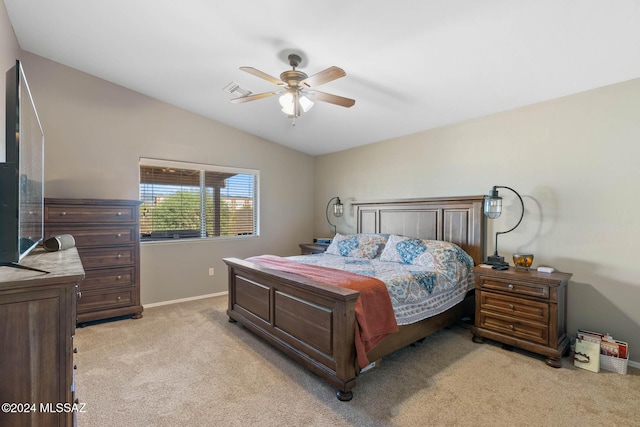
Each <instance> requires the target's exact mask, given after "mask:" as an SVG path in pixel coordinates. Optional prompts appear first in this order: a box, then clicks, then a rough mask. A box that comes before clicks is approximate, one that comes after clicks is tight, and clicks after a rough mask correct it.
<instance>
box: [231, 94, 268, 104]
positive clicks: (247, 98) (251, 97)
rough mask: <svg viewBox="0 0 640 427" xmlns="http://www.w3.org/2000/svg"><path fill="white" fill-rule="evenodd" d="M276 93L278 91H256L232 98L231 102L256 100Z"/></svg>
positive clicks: (239, 102) (238, 102)
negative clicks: (253, 93)
mask: <svg viewBox="0 0 640 427" xmlns="http://www.w3.org/2000/svg"><path fill="white" fill-rule="evenodd" d="M276 93H278V92H264V93H257V94H255V95H249V96H241V97H240V98H233V99H232V100H231V102H232V103H234V104H241V103H243V102H249V101H256V100H258V99H262V98H268V97H270V96H272V95H275V94H276Z"/></svg>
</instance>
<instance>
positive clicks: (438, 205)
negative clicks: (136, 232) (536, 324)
mask: <svg viewBox="0 0 640 427" xmlns="http://www.w3.org/2000/svg"><path fill="white" fill-rule="evenodd" d="M483 197H484V196H468V197H467V196H465V197H439V198H423V199H402V200H383V201H356V202H353V203H352V205H353V207H354V214H355V218H356V233H358V234H383V235H399V236H409V237H413V238H418V239H428V240H439V241H445V242H452V243H455V244H456V245H457V246H459V247H460V248H462V249H463V250H464V252H466V254H468V255H469V256H470V258H471V259H472V260H473V263H475V264H479V263H481V262H482V260H483V258H484V248H485V244H484V236H485V230H484V224H485V221H484V217H483V215H482V202H483ZM293 259H295V257H293ZM224 262H225V263H226V265H227V266H228V273H229V276H228V277H229V307H228V310H227V314H228V316H229V321H230V322H232V323H235V322H238V323H240V324H241V325H243V326H244V327H246V328H247V329H249V330H250V331H252V332H253V333H255V334H256V335H258V336H260V337H262V338H264V339H265V340H266V341H267V342H269V343H270V344H272V345H273V346H275V347H276V348H278V349H279V350H281V351H282V352H284V353H285V354H287V355H288V356H289V357H291V358H292V359H293V360H295V361H297V362H298V363H300V364H301V365H302V366H304V367H305V368H307V369H309V370H310V371H312V372H314V373H315V374H317V375H318V376H320V377H322V378H324V379H325V380H327V381H328V382H329V383H330V384H331V385H332V386H334V387H335V388H336V390H337V392H336V396H337V398H338V399H339V400H342V401H348V400H351V399H352V397H353V388H354V387H355V385H356V378H357V376H358V374H359V373H361V372H362V371H364V369H363V367H362V366H361V363H358V357H359V356H358V355H357V354H356V335H357V334H356V313H355V312H356V309H355V307H356V301H357V300H358V297H359V292H358V291H354V290H351V289H347V288H342V287H338V286H333V285H330V284H326V283H323V282H322V281H319V280H316V279H314V278H310V277H306V276H302V275H300V274H296V273H292V272H289V271H282V270H278V269H274V268H270V267H268V266H265V265H262V264H259V263H256V262H251V261H248V260H241V259H238V258H225V259H224ZM471 289H472V287H471ZM473 307H474V304H473V290H471V291H469V292H468V293H466V295H465V297H464V299H462V301H461V302H460V303H457V304H455V305H454V306H452V307H450V308H448V309H446V310H445V311H442V312H440V313H439V314H437V315H435V316H432V317H429V318H426V319H423V320H420V321H417V322H413V323H409V324H402V325H399V326H398V328H397V332H394V333H391V334H389V335H387V336H386V337H384V339H382V340H381V341H380V342H379V343H377V345H376V346H375V347H373V348H372V349H369V350H368V351H367V353H366V357H367V359H368V360H370V361H372V363H371V366H373V365H375V364H376V363H377V362H378V361H379V360H380V359H381V358H382V357H384V356H386V355H388V354H391V353H392V352H394V351H396V350H398V349H400V348H403V347H405V346H407V345H410V344H412V343H414V342H416V341H419V340H421V339H422V338H424V337H426V336H428V335H430V334H432V333H434V332H436V331H438V330H440V329H442V328H445V327H448V326H450V325H452V324H455V323H456V322H458V321H459V320H460V319H461V318H462V317H463V316H464V315H472V314H473Z"/></svg>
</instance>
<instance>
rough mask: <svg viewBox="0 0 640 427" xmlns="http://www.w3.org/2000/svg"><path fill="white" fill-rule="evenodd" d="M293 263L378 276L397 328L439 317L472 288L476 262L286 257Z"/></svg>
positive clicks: (320, 255) (319, 255) (321, 255)
mask: <svg viewBox="0 0 640 427" xmlns="http://www.w3.org/2000/svg"><path fill="white" fill-rule="evenodd" d="M287 259H290V260H292V261H296V262H300V263H304V264H313V265H318V266H323V267H329V268H335V269H339V270H345V271H349V272H352V273H356V274H361V275H364V276H371V277H375V278H377V279H379V280H381V281H383V282H384V283H385V285H386V286H387V290H388V291H389V295H390V297H391V303H392V305H393V311H394V314H395V317H396V321H397V323H398V325H408V324H411V323H415V322H418V321H420V320H422V319H426V318H428V317H432V316H435V315H437V314H440V313H442V312H444V311H446V310H448V309H449V308H451V307H453V306H455V305H456V304H458V303H460V302H461V301H462V300H463V299H464V296H465V294H466V293H467V291H469V290H471V289H473V286H474V279H473V271H472V268H473V261H471V262H470V263H469V262H465V261H464V260H458V259H450V260H448V261H447V262H445V263H438V264H437V266H436V267H425V266H420V265H411V264H401V263H398V262H386V261H380V259H379V258H373V259H365V258H353V257H346V256H340V255H332V254H327V253H324V254H316V255H299V256H292V257H287Z"/></svg>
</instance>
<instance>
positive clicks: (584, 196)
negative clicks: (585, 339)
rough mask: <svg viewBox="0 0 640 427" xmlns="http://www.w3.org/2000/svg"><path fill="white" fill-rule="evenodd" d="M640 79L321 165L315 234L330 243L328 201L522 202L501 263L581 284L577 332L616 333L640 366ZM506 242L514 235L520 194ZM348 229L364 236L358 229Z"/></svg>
mask: <svg viewBox="0 0 640 427" xmlns="http://www.w3.org/2000/svg"><path fill="white" fill-rule="evenodd" d="M639 138H640V79H637V80H632V81H628V82H624V83H620V84H616V85H612V86H608V87H603V88H600V89H596V90H592V91H589V92H584V93H580V94H576V95H573V96H568V97H564V98H560V99H556V100H552V101H548V102H544V103H540V104H536V105H532V106H528V107H526V108H521V109H517V110H512V111H507V112H503V113H499V114H495V115H492V116H488V117H483V118H479V119H477V120H470V121H466V122H463V123H457V124H454V125H451V126H446V127H442V128H439V129H434V130H430V131H426V132H422V133H418V134H414V135H408V136H405V137H402V138H397V139H393V140H388V141H383V142H380V143H376V144H371V145H368V146H364V147H360V148H355V149H352V150H347V151H343V152H339V153H333V154H329V155H324V156H319V157H317V158H316V166H315V174H316V175H315V177H316V181H315V195H316V196H315V206H316V217H315V232H316V235H327V234H328V233H330V230H329V228H328V226H327V224H326V220H325V218H324V210H325V206H326V203H327V200H329V198H330V197H331V196H335V195H338V196H340V197H341V198H342V199H343V201H348V200H350V199H351V200H352V199H354V198H355V199H359V200H368V199H390V198H404V197H422V196H427V197H429V196H448V195H474V194H486V193H488V192H489V190H490V189H491V187H492V186H493V185H506V186H509V187H512V188H514V189H515V190H517V191H518V192H519V193H520V194H521V195H522V197H523V199H524V203H525V216H524V219H523V222H522V224H521V225H520V227H518V228H517V229H516V230H515V231H513V232H511V233H509V234H506V235H502V236H500V238H499V242H498V249H499V252H500V255H502V256H505V258H507V259H508V260H510V258H511V255H512V253H514V252H517V251H526V252H532V253H533V254H534V255H535V260H534V265H540V264H546V265H551V266H554V267H555V268H556V269H558V270H560V271H566V272H571V273H573V278H572V280H571V282H570V285H569V289H568V292H569V300H568V331H569V333H570V334H574V335H575V331H576V329H577V328H586V329H593V330H598V331H602V332H610V333H611V334H613V336H614V337H616V338H618V339H621V340H625V341H628V342H629V344H630V351H631V357H632V359H635V360H640V310H639V309H638V302H639V301H640V281H639V279H638V278H639V277H640V263H638V262H637V257H638V253H639V252H638V251H639V249H640V248H639V245H638V239H639V238H640V217H639V215H638V211H639V210H640V197H638V183H640V168H638V165H637V159H638V158H640V143H638V141H639ZM500 195H501V196H503V197H504V199H505V201H504V203H505V212H504V213H503V215H502V217H500V218H499V219H498V220H496V221H489V233H488V236H487V237H488V243H487V246H488V247H487V249H488V251H489V252H490V253H492V252H493V250H494V244H493V239H494V235H495V231H504V230H507V229H508V228H511V227H512V226H513V225H515V223H516V221H517V217H518V215H519V213H520V210H519V204H517V203H516V202H515V198H514V195H513V193H511V192H509V191H508V190H505V191H500ZM345 212H346V214H347V215H345V217H343V218H339V219H338V220H337V224H338V231H339V232H342V233H350V232H353V231H354V229H353V226H354V218H353V212H352V209H351V208H350V206H349V205H346V206H345Z"/></svg>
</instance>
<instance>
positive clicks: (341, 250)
mask: <svg viewBox="0 0 640 427" xmlns="http://www.w3.org/2000/svg"><path fill="white" fill-rule="evenodd" d="M386 240H387V239H386V236H384V235H381V234H352V235H347V236H345V235H342V234H340V233H337V234H336V235H335V237H334V238H333V240H332V241H331V244H330V245H329V247H328V248H327V250H326V253H328V254H333V255H340V256H348V257H353V258H368V259H372V258H375V257H376V256H378V254H379V253H380V249H381V248H382V246H384V244H385V242H386Z"/></svg>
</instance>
